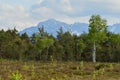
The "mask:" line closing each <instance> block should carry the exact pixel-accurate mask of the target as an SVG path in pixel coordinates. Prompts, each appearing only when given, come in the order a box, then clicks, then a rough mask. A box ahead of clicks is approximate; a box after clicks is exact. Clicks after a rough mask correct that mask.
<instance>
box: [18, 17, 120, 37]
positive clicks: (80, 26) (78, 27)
mask: <svg viewBox="0 0 120 80" xmlns="http://www.w3.org/2000/svg"><path fill="white" fill-rule="evenodd" d="M42 26H44V30H45V31H46V32H48V33H49V34H52V35H54V36H56V35H57V31H58V30H59V29H60V27H62V28H63V31H64V32H65V31H68V30H70V31H71V32H72V34H77V35H80V34H82V33H83V32H86V33H88V24H86V23H79V22H76V23H74V24H67V23H64V22H61V21H58V20H55V19H48V20H46V21H43V22H39V23H38V24H37V25H36V26H31V27H28V28H26V29H24V30H22V31H20V32H19V34H23V33H27V34H28V36H32V34H34V33H36V32H38V28H40V27H42ZM108 30H109V31H110V32H113V33H120V24H114V25H112V26H109V27H108Z"/></svg>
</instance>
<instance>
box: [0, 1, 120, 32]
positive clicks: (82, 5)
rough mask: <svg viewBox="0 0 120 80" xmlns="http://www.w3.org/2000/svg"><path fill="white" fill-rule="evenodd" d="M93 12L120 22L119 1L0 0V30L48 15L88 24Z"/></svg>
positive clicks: (47, 17)
mask: <svg viewBox="0 0 120 80" xmlns="http://www.w3.org/2000/svg"><path fill="white" fill-rule="evenodd" d="M92 14H99V15H101V17H102V18H105V19H107V21H108V24H109V25H112V24H115V23H120V0H0V29H9V28H10V29H12V28H14V27H16V28H17V30H19V31H20V30H22V29H25V28H27V27H29V26H33V25H36V24H37V23H38V22H40V21H44V20H47V19H50V18H54V19H57V20H60V21H63V22H66V23H74V22H82V23H88V20H89V18H90V16H91V15H92Z"/></svg>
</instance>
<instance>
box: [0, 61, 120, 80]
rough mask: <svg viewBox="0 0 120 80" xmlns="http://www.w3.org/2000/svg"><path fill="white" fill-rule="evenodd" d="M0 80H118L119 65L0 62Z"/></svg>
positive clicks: (119, 78)
mask: <svg viewBox="0 0 120 80" xmlns="http://www.w3.org/2000/svg"><path fill="white" fill-rule="evenodd" d="M11 77H12V79H11ZM16 77H17V79H16ZM0 80H120V63H96V64H93V63H91V62H45V63H44V62H34V61H29V62H22V61H8V60H1V61H0Z"/></svg>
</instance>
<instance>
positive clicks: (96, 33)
mask: <svg viewBox="0 0 120 80" xmlns="http://www.w3.org/2000/svg"><path fill="white" fill-rule="evenodd" d="M106 34H107V21H106V20H105V19H102V18H101V17H100V16H99V15H92V16H91V18H90V20H89V34H88V36H89V39H90V40H91V43H92V44H93V49H92V60H93V62H94V63H95V62H96V44H98V43H99V41H101V40H102V41H104V40H105V39H106V38H107V36H106Z"/></svg>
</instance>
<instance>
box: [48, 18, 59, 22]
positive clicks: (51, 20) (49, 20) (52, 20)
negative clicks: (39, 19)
mask: <svg viewBox="0 0 120 80" xmlns="http://www.w3.org/2000/svg"><path fill="white" fill-rule="evenodd" d="M46 21H47V22H56V21H57V20H56V19H53V18H51V19H48V20H46Z"/></svg>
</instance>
